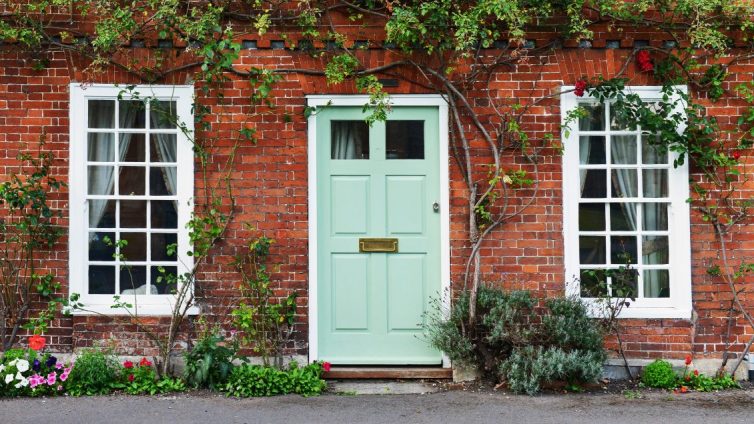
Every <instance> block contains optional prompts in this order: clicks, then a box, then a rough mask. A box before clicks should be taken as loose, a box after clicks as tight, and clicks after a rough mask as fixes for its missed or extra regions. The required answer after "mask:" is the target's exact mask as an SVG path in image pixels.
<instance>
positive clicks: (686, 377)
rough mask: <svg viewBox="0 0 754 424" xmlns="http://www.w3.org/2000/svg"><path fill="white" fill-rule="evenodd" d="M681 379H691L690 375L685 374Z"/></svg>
mask: <svg viewBox="0 0 754 424" xmlns="http://www.w3.org/2000/svg"><path fill="white" fill-rule="evenodd" d="M683 379H684V380H686V381H691V376H690V375H687V376H685V377H683Z"/></svg>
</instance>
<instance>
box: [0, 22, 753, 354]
mask: <svg viewBox="0 0 754 424" xmlns="http://www.w3.org/2000/svg"><path fill="white" fill-rule="evenodd" d="M655 35H656V34H619V35H618V36H616V35H615V34H606V33H603V32H600V31H597V32H596V34H595V37H596V39H595V41H594V42H593V46H594V47H593V48H588V49H579V48H574V46H573V45H570V44H569V43H566V47H565V48H559V49H556V50H554V51H552V52H551V53H548V54H545V55H543V56H537V57H532V58H530V59H529V60H527V61H525V62H524V63H523V64H520V65H518V66H516V67H515V69H513V70H511V69H508V68H501V69H500V71H499V72H498V73H497V74H496V75H494V77H493V78H492V80H491V83H490V86H489V89H490V90H492V96H493V97H494V98H496V99H515V100H516V101H521V102H523V103H524V104H526V103H530V102H531V101H533V100H535V99H538V98H541V97H543V96H546V95H549V94H552V93H554V92H556V91H557V90H558V88H559V87H560V86H561V85H563V84H573V83H574V82H575V81H576V80H577V79H579V78H581V77H583V76H587V77H595V76H600V75H602V76H605V77H606V78H609V77H612V76H615V75H616V72H618V71H619V70H620V69H621V66H622V64H623V62H624V60H625V58H626V57H627V56H628V55H629V54H630V53H631V48H632V47H633V42H634V40H635V39H636V40H652V44H653V45H659V44H660V43H661V42H662V41H661V40H659V39H658V38H657V37H655ZM270 38H271V39H274V37H270ZM364 38H366V37H365V36H362V35H358V34H357V35H356V36H355V39H364ZM612 39H619V40H620V45H621V47H623V48H621V49H607V48H605V45H606V41H607V40H612ZM545 42H546V39H544V36H543V38H542V39H538V40H537V43H538V44H540V45H542V44H543V43H545ZM258 46H259V47H260V48H259V49H258V50H246V51H242V56H241V58H240V59H239V65H240V66H259V65H264V66H267V67H301V68H311V67H318V66H321V64H322V62H321V61H320V60H318V59H312V58H310V57H309V56H307V55H306V54H304V53H298V52H291V51H289V50H282V49H280V50H277V49H275V50H273V49H269V48H268V46H269V38H268V39H263V40H260V41H259V44H258ZM133 54H134V55H135V56H136V55H141V56H143V55H145V54H146V52H144V51H141V50H140V51H135V52H134V53H133ZM358 54H359V55H361V56H363V59H364V61H365V63H367V64H368V66H375V65H380V64H383V63H385V62H386V61H388V60H389V59H390V58H389V57H387V53H386V52H385V51H383V50H381V49H372V50H368V51H365V52H360V53H358ZM48 59H49V66H47V67H46V68H45V69H43V70H33V69H32V66H31V65H32V61H31V58H30V57H28V56H26V55H24V54H22V53H18V52H16V51H15V50H14V48H13V47H12V46H5V47H3V48H2V50H0V175H8V174H9V173H10V172H12V171H13V170H14V169H16V167H17V166H18V165H19V164H18V162H17V160H16V155H17V153H18V152H19V151H20V150H23V149H26V148H27V147H29V146H31V145H33V144H34V143H36V142H37V141H38V139H39V137H40V133H41V131H42V129H44V130H45V131H46V133H47V143H48V148H49V149H51V150H53V151H54V152H55V154H56V155H57V157H58V163H57V166H56V168H55V172H56V174H57V176H59V177H60V178H62V179H64V180H67V175H68V162H67V160H68V147H69V122H68V98H69V92H68V84H69V83H70V82H73V81H79V82H81V81H91V82H102V83H126V82H128V83H136V82H138V80H137V79H136V78H135V77H134V76H132V75H128V74H125V73H123V72H121V71H117V70H114V69H113V70H109V71H107V72H104V73H102V74H96V75H88V74H84V73H83V72H82V71H83V70H84V69H85V68H86V63H84V62H82V61H81V60H78V59H75V58H73V57H71V55H69V54H65V53H62V52H55V53H50V54H49V56H48ZM753 70H754V64H751V63H746V64H739V65H736V66H735V67H733V68H731V71H732V73H733V74H734V75H733V76H731V77H730V78H729V79H728V81H729V82H727V83H726V84H727V86H728V87H727V88H729V89H730V88H732V87H733V86H734V85H735V84H737V83H738V82H743V81H746V80H747V79H748V78H750V75H751V73H752V71H753ZM625 76H626V77H628V78H629V79H630V83H629V84H630V85H645V84H654V83H655V82H654V81H652V80H651V78H650V77H649V76H647V75H639V74H638V73H637V70H636V69H635V67H634V66H633V65H631V64H630V65H629V66H628V67H627V72H626V75H625ZM411 77H412V78H416V79H420V78H421V76H419V75H411ZM186 79H187V75H186V74H172V75H170V76H169V78H168V80H167V81H163V82H162V83H177V84H181V83H185V81H186ZM483 88H484V87H479V88H478V89H477V91H475V92H474V94H473V96H472V100H473V102H474V106H475V107H476V108H477V110H478V112H479V113H480V115H481V118H482V120H483V121H486V120H493V119H496V118H495V116H494V114H493V113H492V110H491V109H490V108H489V104H488V101H487V98H486V93H484V91H483ZM388 91H389V92H391V93H419V92H426V90H425V89H423V88H421V87H418V86H415V85H411V84H409V83H407V82H401V83H400V85H399V87H397V88H390V89H388ZM349 93H351V94H356V91H355V88H354V87H353V86H352V85H351V84H344V85H341V86H328V85H327V84H326V83H325V82H324V80H323V79H321V78H319V77H311V76H301V75H288V76H286V77H285V79H284V80H283V81H282V82H280V83H279V84H277V85H276V87H275V89H274V91H273V93H272V97H273V99H274V103H275V105H276V106H277V108H276V109H274V110H266V109H262V108H257V109H255V108H253V107H251V106H249V100H248V99H249V97H250V95H251V90H250V88H249V85H248V83H247V82H246V81H244V80H243V79H241V78H240V77H235V76H231V81H230V82H228V83H227V84H225V86H224V87H223V94H224V96H225V100H224V101H223V104H218V102H217V101H216V100H215V99H213V98H207V97H204V96H203V95H202V92H201V91H200V90H197V95H198V96H199V101H200V102H201V103H203V104H207V105H209V106H210V107H211V114H210V115H209V117H208V118H207V120H208V122H209V123H210V128H211V129H210V130H209V131H208V132H207V133H206V134H199V136H208V137H215V138H216V139H217V140H218V141H219V145H220V146H221V149H220V150H219V152H220V155H219V156H217V157H216V158H215V160H216V161H217V163H221V162H222V159H223V156H222V155H223V154H227V152H228V150H229V146H230V144H231V142H230V140H231V139H233V138H234V137H236V136H237V131H238V130H239V128H240V126H241V125H246V126H249V127H253V128H256V130H257V135H258V136H259V143H258V144H257V145H247V146H244V147H242V148H241V149H240V150H239V152H238V158H237V165H236V168H235V169H236V171H235V172H234V174H233V177H232V185H233V188H234V190H235V193H236V196H237V199H236V200H237V210H236V212H237V213H236V215H235V221H234V223H233V224H232V225H231V227H230V228H229V230H228V232H227V234H226V239H225V240H224V241H223V242H221V243H220V244H219V245H218V246H217V247H216V248H215V250H214V254H213V255H212V257H211V258H210V260H209V262H208V263H207V264H206V265H205V266H203V267H202V268H201V272H200V274H199V276H198V282H197V285H196V291H197V296H198V298H199V301H200V302H201V304H202V309H203V311H204V312H205V316H206V318H207V320H208V321H210V322H219V323H225V324H227V320H228V316H227V311H228V308H229V307H231V306H232V305H233V304H234V302H235V301H236V300H237V299H236V298H235V297H234V296H235V294H236V291H235V288H236V286H237V282H238V279H239V276H238V275H237V274H236V272H235V271H234V267H233V265H232V264H231V262H232V260H233V257H234V255H236V254H239V253H242V252H243V250H244V245H245V243H246V242H247V241H248V240H249V239H250V238H251V237H253V236H254V235H255V234H257V235H258V234H260V233H264V234H266V235H267V236H269V237H271V238H274V239H275V240H276V243H275V245H274V247H273V249H272V256H271V258H270V263H271V264H275V265H273V266H271V269H272V270H273V276H272V277H273V280H274V281H276V282H277V284H279V289H280V294H281V295H284V294H285V293H287V292H288V291H290V290H296V291H297V292H298V293H299V295H300V296H299V306H300V313H301V315H300V317H299V319H298V330H299V333H298V336H297V337H298V342H299V343H298V346H297V348H298V351H299V353H302V354H305V353H306V338H307V323H306V322H307V317H306V311H307V307H308V296H307V293H306V290H307V281H308V266H307V263H308V262H307V261H308V259H307V253H308V252H307V235H308V216H307V132H306V121H305V119H304V113H303V112H304V106H305V98H304V96H305V95H307V94H349ZM692 95H693V96H694V97H702V98H701V99H700V101H702V102H703V103H704V104H706V105H709V112H710V113H711V114H714V115H716V116H718V117H719V119H720V122H721V124H723V126H724V128H729V127H730V126H732V125H733V124H734V123H735V121H736V119H737V116H738V115H740V113H741V111H742V107H743V104H741V103H738V102H734V101H727V100H721V101H719V102H717V103H714V104H713V103H711V102H710V101H708V100H706V99H704V95H703V94H698V93H696V92H694V91H693V90H692ZM559 104H560V101H559V99H558V98H557V97H553V98H552V99H550V100H548V101H545V102H543V103H541V104H540V105H538V106H536V107H533V108H532V109H531V110H530V111H529V112H528V113H527V114H526V116H525V118H524V121H523V125H524V129H525V130H526V131H527V132H528V133H529V134H530V137H531V138H532V140H534V141H535V142H536V141H541V140H542V139H543V137H544V136H545V134H559V131H560V129H559V125H560V110H559ZM259 112H265V113H264V114H260V113H259ZM287 117H290V119H288V118H287ZM467 125H469V127H470V124H467ZM469 134H472V133H471V132H469ZM472 146H473V147H474V152H475V154H476V155H477V157H476V159H475V161H476V166H477V168H476V171H477V172H479V173H480V175H482V174H481V173H483V172H486V168H484V165H485V163H488V161H487V160H485V158H484V157H483V156H480V155H482V154H483V153H480V152H483V151H484V143H483V141H482V140H480V139H479V138H478V137H476V138H474V140H473V141H472ZM543 153H545V156H546V157H545V158H544V159H543V163H542V164H541V166H540V168H539V171H540V175H539V180H540V191H539V193H538V194H537V196H536V200H535V201H534V203H533V204H532V205H531V206H530V207H529V208H528V209H527V210H526V212H525V213H523V214H522V215H520V216H519V217H517V218H515V219H513V220H511V222H509V223H507V224H506V225H505V226H504V227H503V229H501V230H498V231H496V232H494V234H493V235H492V236H491V237H490V238H489V240H488V241H487V242H485V244H484V246H483V249H482V251H481V252H482V255H483V257H484V259H483V266H482V274H483V279H484V280H485V281H492V282H503V283H504V284H505V285H506V286H508V287H517V288H528V289H532V290H534V291H536V292H538V293H540V294H542V295H545V296H555V295H561V294H563V292H564V284H565V281H564V280H565V271H564V267H563V249H564V243H563V238H562V219H563V217H562V199H561V196H562V190H561V173H562V169H561V159H560V156H558V155H557V154H556V152H555V150H554V149H550V150H549V151H545V152H543ZM506 165H507V166H514V165H515V166H524V167H525V165H521V164H516V163H508V164H506ZM450 170H451V183H450V189H451V205H452V211H451V221H452V222H451V227H450V229H451V250H452V251H451V273H452V277H453V281H454V282H455V283H456V284H458V282H459V280H460V276H461V274H462V272H463V269H464V266H465V258H466V255H467V254H468V251H469V249H468V246H469V242H468V228H467V226H468V219H467V217H466V210H465V206H466V204H467V201H466V195H467V191H466V187H465V185H464V183H463V181H462V178H461V175H460V173H459V169H458V167H457V166H456V163H455V161H453V160H452V159H451V161H450ZM214 175H215V177H217V176H218V175H219V173H215V174H214ZM72 183H74V182H72ZM196 183H197V187H196V189H197V190H200V189H201V188H202V183H201V181H200V180H199V179H198V178H197V181H196ZM748 187H749V189H750V188H751V185H749V186H748ZM750 194H751V193H749V192H745V193H743V194H742V196H744V197H746V196H749V195H750ZM749 197H751V196H749ZM521 201H522V199H515V201H514V203H515V202H518V203H519V204H520V202H521ZM55 207H56V208H59V209H61V210H62V211H63V212H64V218H63V219H61V220H60V221H59V223H60V225H63V226H65V225H66V223H67V215H66V214H67V191H66V190H63V192H62V193H61V194H60V196H58V197H57V198H56V199H55ZM245 224H250V225H252V226H253V227H255V228H256V229H257V230H258V231H251V230H249V229H247V228H245ZM690 232H691V235H692V250H693V252H692V267H693V281H692V285H693V301H694V309H695V319H694V320H691V321H690V320H627V321H625V326H626V330H627V334H626V336H625V338H624V340H625V342H626V347H627V350H628V354H629V356H631V357H637V358H651V357H671V358H679V357H682V356H684V355H685V354H687V353H689V352H690V351H692V350H693V351H694V352H696V353H697V354H704V355H711V356H713V357H714V356H715V355H718V356H719V354H720V351H721V350H722V349H723V347H724V344H725V342H726V341H728V342H731V343H735V344H737V346H738V347H737V349H740V347H741V344H742V343H743V342H745V341H746V340H747V339H748V337H749V334H750V333H751V329H748V328H747V327H746V326H745V325H744V324H743V323H741V322H740V321H739V322H738V323H737V325H734V326H733V328H732V331H731V335H732V336H731V338H730V339H729V340H726V338H725V334H726V332H727V320H726V317H727V308H728V306H729V304H730V296H729V295H728V294H727V293H728V292H727V286H725V285H724V284H723V283H722V282H721V281H719V280H718V279H717V278H714V277H710V276H708V275H707V274H706V272H705V271H706V269H707V267H708V266H709V265H710V263H711V261H714V260H715V259H716V258H717V256H718V250H719V245H718V243H717V242H716V239H715V236H714V234H713V232H712V229H711V227H710V226H709V225H708V224H706V223H703V222H702V221H701V220H700V219H699V217H698V216H696V215H694V216H693V217H692V227H691V228H690ZM66 243H67V239H65V238H64V239H63V240H61V243H60V244H59V245H58V246H57V247H56V249H55V251H54V252H52V253H51V254H50V256H49V257H45V258H44V259H41V260H43V263H44V265H45V266H46V267H47V268H48V269H50V270H51V271H53V272H54V273H55V274H56V275H57V276H58V278H59V280H60V281H61V282H62V283H63V289H62V291H63V293H66V292H67V281H66V278H67V277H66V276H67V273H68V271H67V260H68V249H67V247H66ZM731 247H732V248H733V250H734V251H735V256H736V259H744V258H746V259H749V260H751V259H752V258H753V257H754V251H752V250H753V249H754V233H752V231H751V230H749V229H746V228H744V229H738V230H737V234H736V235H734V236H733V237H732V241H731ZM746 300H747V302H748V304H751V302H752V300H751V298H750V296H747V299H746ZM159 321H160V320H155V319H151V320H150V322H148V324H149V325H158V322H159ZM162 322H163V323H164V319H163V320H162ZM48 335H49V336H51V338H50V340H49V341H48V342H49V343H50V344H51V345H52V349H55V350H61V351H68V350H71V349H72V348H78V347H85V346H91V345H93V344H94V343H98V342H100V341H102V340H110V339H113V340H116V344H117V345H116V347H117V349H118V350H119V351H120V352H121V353H123V354H132V355H142V354H151V353H153V349H151V345H150V343H149V341H148V340H147V339H146V337H145V336H144V334H143V333H141V332H140V331H138V329H137V328H136V327H135V326H134V325H132V324H129V323H127V322H126V321H125V320H123V319H110V318H107V317H75V318H63V319H59V320H56V321H55V323H54V324H53V326H52V327H51V328H50V330H49V331H48ZM608 346H614V341H612V340H609V341H608Z"/></svg>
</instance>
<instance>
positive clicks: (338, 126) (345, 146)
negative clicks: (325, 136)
mask: <svg viewBox="0 0 754 424" xmlns="http://www.w3.org/2000/svg"><path fill="white" fill-rule="evenodd" d="M330 137H331V140H330V159H369V126H368V125H367V123H366V122H364V121H330Z"/></svg>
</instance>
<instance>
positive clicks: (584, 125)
mask: <svg viewBox="0 0 754 424" xmlns="http://www.w3.org/2000/svg"><path fill="white" fill-rule="evenodd" d="M579 106H580V107H581V108H582V109H584V110H585V111H586V116H585V117H583V118H579V130H580V131H604V130H605V107H604V106H603V105H602V104H591V105H590V104H583V105H579Z"/></svg>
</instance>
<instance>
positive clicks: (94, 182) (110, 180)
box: [86, 165, 115, 195]
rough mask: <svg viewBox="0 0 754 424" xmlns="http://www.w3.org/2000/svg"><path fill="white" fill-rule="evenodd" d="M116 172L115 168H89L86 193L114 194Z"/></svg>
mask: <svg viewBox="0 0 754 424" xmlns="http://www.w3.org/2000/svg"><path fill="white" fill-rule="evenodd" d="M114 172H115V167H113V166H91V165H90V166H88V167H87V191H86V192H87V193H89V194H97V195H111V194H113V188H114V185H113V184H114V183H115V180H114V178H115V175H114Z"/></svg>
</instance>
